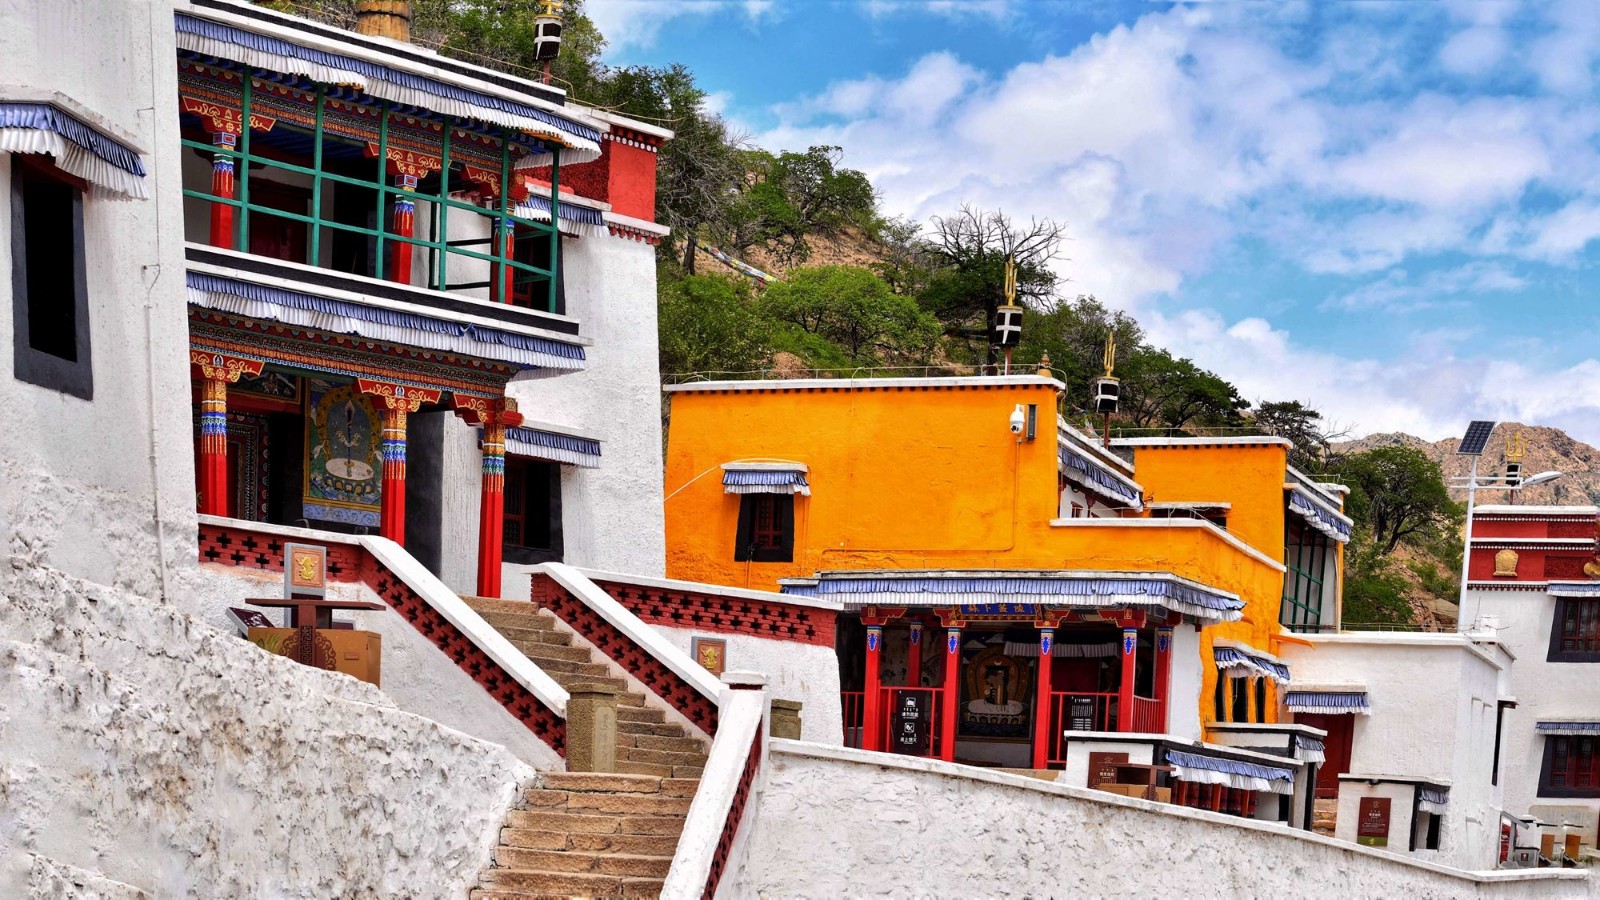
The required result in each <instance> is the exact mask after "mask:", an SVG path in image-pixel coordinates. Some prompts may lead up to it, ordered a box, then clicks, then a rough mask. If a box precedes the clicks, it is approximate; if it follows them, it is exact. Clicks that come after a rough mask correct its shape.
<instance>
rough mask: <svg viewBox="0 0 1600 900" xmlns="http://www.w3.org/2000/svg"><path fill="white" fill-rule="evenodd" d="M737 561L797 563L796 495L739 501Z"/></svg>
mask: <svg viewBox="0 0 1600 900" xmlns="http://www.w3.org/2000/svg"><path fill="white" fill-rule="evenodd" d="M733 558H734V561H736V562H793V561H794V495H793V494H744V495H741V496H740V498H739V527H738V533H737V536H736V538H735V540H734V546H733Z"/></svg>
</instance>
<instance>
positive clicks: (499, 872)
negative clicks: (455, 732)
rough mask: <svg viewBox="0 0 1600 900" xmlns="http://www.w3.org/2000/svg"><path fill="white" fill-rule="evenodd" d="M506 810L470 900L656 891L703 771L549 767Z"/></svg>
mask: <svg viewBox="0 0 1600 900" xmlns="http://www.w3.org/2000/svg"><path fill="white" fill-rule="evenodd" d="M541 781H542V786H540V787H537V788H533V789H530V790H528V791H525V792H523V798H522V802H521V803H520V804H519V808H518V809H515V810H513V811H512V812H511V813H510V814H509V815H508V816H507V818H506V825H505V827H504V828H502V829H501V830H500V845H499V846H498V847H496V848H495V851H494V863H493V865H491V866H490V867H489V868H487V869H484V870H483V872H482V874H481V875H479V878H478V887H476V888H474V889H473V891H472V900H533V898H547V897H656V896H659V894H660V893H661V884H662V881H663V879H665V878H666V876H667V869H668V868H670V867H671V865H672V856H673V854H674V853H675V852H676V851H677V848H678V838H679V836H680V835H681V834H682V832H683V820H684V814H685V813H687V812H688V811H689V804H690V802H691V801H692V800H693V798H694V792H695V789H696V788H697V787H698V786H699V784H700V780H699V779H698V778H663V777H661V776H659V775H607V774H601V773H588V772H549V773H546V774H544V775H543V776H542V778H541Z"/></svg>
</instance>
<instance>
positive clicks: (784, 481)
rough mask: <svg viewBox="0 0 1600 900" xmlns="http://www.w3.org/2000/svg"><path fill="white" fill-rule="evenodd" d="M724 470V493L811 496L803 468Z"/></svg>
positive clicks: (725, 467) (725, 468)
mask: <svg viewBox="0 0 1600 900" xmlns="http://www.w3.org/2000/svg"><path fill="white" fill-rule="evenodd" d="M722 468H723V471H722V490H723V492H724V493H728V494H802V495H804V496H808V497H809V496H810V495H811V485H810V483H809V482H807V481H806V472H805V469H802V468H798V467H797V468H784V469H777V468H761V469H754V468H748V469H747V468H736V469H730V468H728V467H727V466H723V467H722Z"/></svg>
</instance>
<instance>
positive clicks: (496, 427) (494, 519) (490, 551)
mask: <svg viewBox="0 0 1600 900" xmlns="http://www.w3.org/2000/svg"><path fill="white" fill-rule="evenodd" d="M505 523H506V429H505V426H504V425H501V424H499V423H485V424H484V426H483V499H482V500H481V501H480V502H479V504H478V596H480V597H499V596H500V556H501V545H502V544H503V543H504V533H505Z"/></svg>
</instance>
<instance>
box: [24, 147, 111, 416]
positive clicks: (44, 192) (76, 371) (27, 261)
mask: <svg viewBox="0 0 1600 900" xmlns="http://www.w3.org/2000/svg"><path fill="white" fill-rule="evenodd" d="M11 160H12V176H11V291H12V320H13V327H14V328H15V330H16V333H15V335H14V337H13V340H12V346H13V349H14V356H15V364H14V374H15V375H16V377H17V378H18V379H20V380H22V381H26V382H28V383H29V384H37V385H40V386H41V387H47V388H51V389H53V390H57V391H61V392H62V393H65V394H71V395H73V396H75V397H82V398H83V399H85V400H92V399H93V398H94V374H93V368H92V366H91V365H90V362H91V360H90V355H89V298H88V292H87V291H86V290H85V288H84V248H83V188H82V186H81V185H80V184H78V183H76V181H75V180H73V179H71V178H70V176H66V175H64V174H62V173H60V172H58V171H57V170H56V169H55V168H54V167H53V166H50V165H49V164H47V163H43V162H40V161H38V160H36V159H33V158H31V157H28V156H24V155H21V154H14V155H13V156H12V157H11Z"/></svg>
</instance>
